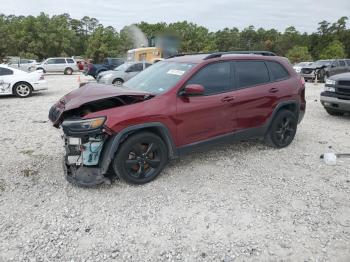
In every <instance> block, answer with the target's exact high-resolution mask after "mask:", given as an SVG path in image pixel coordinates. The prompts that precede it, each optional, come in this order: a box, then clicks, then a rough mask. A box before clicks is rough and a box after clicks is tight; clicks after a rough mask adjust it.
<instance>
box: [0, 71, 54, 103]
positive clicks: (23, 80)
mask: <svg viewBox="0 0 350 262" xmlns="http://www.w3.org/2000/svg"><path fill="white" fill-rule="evenodd" d="M40 90H47V82H46V80H44V75H43V73H42V72H41V71H34V72H30V73H27V72H24V71H22V70H19V69H15V68H12V67H9V66H8V65H0V96H1V95H16V96H18V97H22V98H24V97H28V96H30V95H31V94H32V93H33V92H36V91H40Z"/></svg>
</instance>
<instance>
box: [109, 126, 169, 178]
mask: <svg viewBox="0 0 350 262" xmlns="http://www.w3.org/2000/svg"><path fill="white" fill-rule="evenodd" d="M167 160H168V157H167V149H166V146H165V144H164V142H163V140H162V139H161V138H160V137H158V136H157V135H155V134H153V133H150V132H142V133H138V134H135V135H133V136H131V137H129V138H128V139H127V140H126V141H125V142H124V143H123V144H122V145H121V147H120V150H118V152H117V154H116V157H115V159H114V162H113V167H114V171H115V172H116V174H117V176H118V177H119V178H120V179H122V180H124V181H126V182H127V183H131V184H145V183H148V182H150V181H152V180H153V179H155V178H156V177H157V176H158V175H159V173H160V172H161V171H162V169H163V168H164V166H165V165H166V163H167Z"/></svg>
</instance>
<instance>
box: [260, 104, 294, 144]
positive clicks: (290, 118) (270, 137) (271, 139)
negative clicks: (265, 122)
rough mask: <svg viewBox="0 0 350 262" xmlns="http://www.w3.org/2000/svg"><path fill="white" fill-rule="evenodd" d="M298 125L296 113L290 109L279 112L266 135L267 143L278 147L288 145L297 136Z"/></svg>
mask: <svg viewBox="0 0 350 262" xmlns="http://www.w3.org/2000/svg"><path fill="white" fill-rule="evenodd" d="M297 125H298V123H297V118H296V116H295V114H294V113H292V112H291V111H289V110H282V111H280V112H278V113H277V115H276V116H275V118H274V119H273V120H272V123H271V126H270V128H269V130H268V132H267V134H266V136H265V141H266V143H267V144H268V145H270V146H273V147H276V148H283V147H286V146H288V145H289V144H290V143H292V141H293V139H294V137H295V134H296V131H297Z"/></svg>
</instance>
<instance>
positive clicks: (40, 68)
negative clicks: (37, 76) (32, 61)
mask: <svg viewBox="0 0 350 262" xmlns="http://www.w3.org/2000/svg"><path fill="white" fill-rule="evenodd" d="M35 70H43V73H44V74H45V73H46V71H45V69H44V68H42V67H39V68H37V69H35Z"/></svg>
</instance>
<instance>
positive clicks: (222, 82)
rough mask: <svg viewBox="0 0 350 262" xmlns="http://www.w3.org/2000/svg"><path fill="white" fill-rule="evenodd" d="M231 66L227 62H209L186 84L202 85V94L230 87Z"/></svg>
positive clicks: (222, 90) (223, 90)
mask: <svg viewBox="0 0 350 262" xmlns="http://www.w3.org/2000/svg"><path fill="white" fill-rule="evenodd" d="M230 71H231V66H230V63H229V62H224V63H215V64H210V65H208V66H206V67H204V68H203V69H201V70H200V71H199V72H198V73H197V74H195V75H194V77H192V78H191V79H190V80H189V81H188V82H187V85H188V84H200V85H202V86H204V88H205V90H204V94H206V95H210V94H217V93H222V92H226V91H229V90H230V89H232V83H231V73H230Z"/></svg>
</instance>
